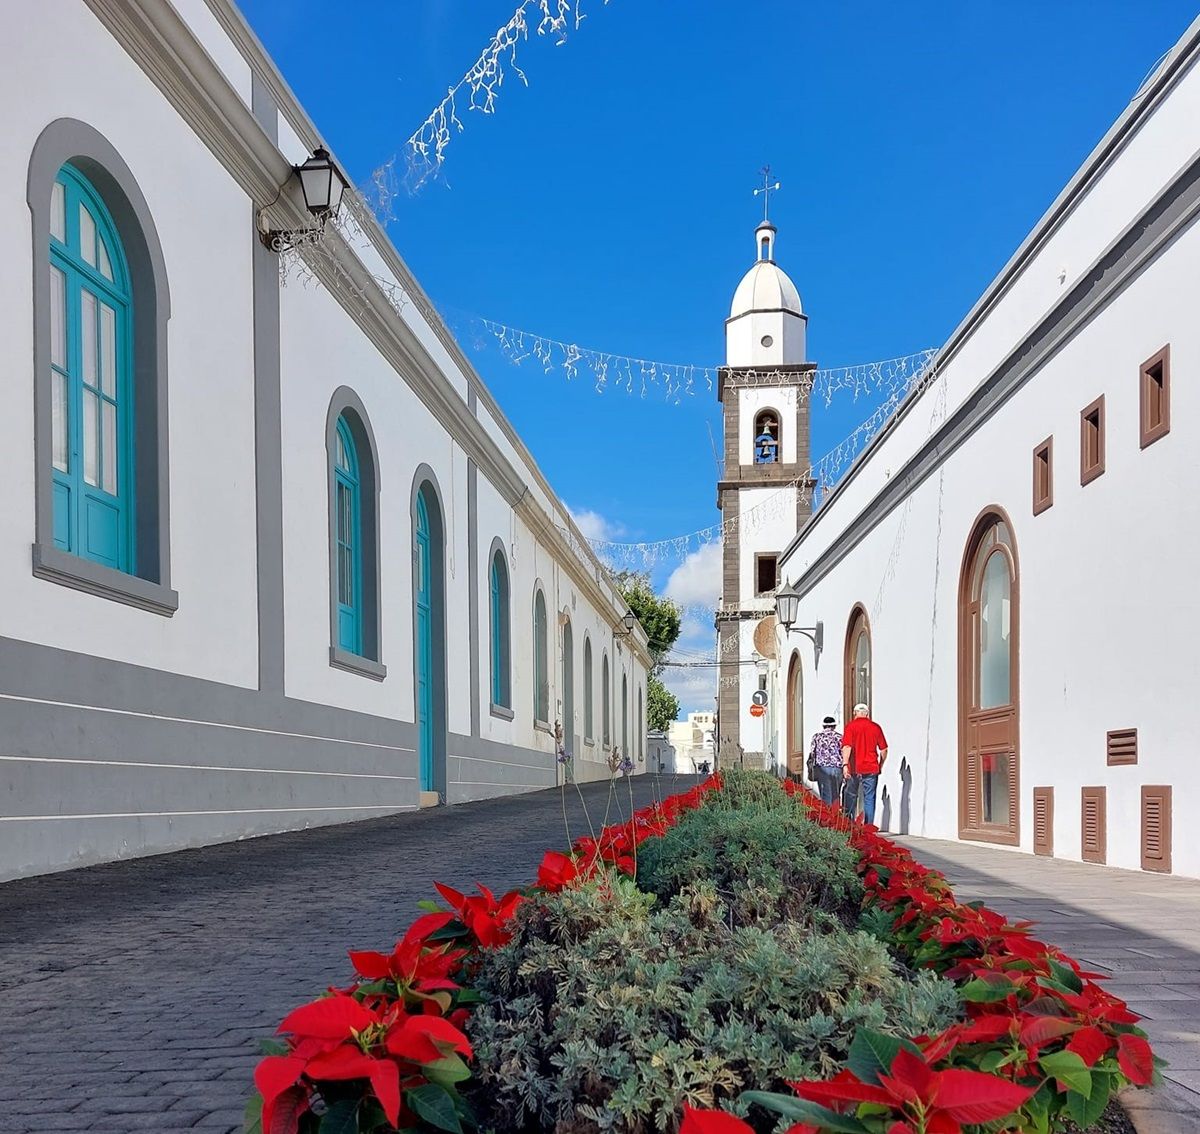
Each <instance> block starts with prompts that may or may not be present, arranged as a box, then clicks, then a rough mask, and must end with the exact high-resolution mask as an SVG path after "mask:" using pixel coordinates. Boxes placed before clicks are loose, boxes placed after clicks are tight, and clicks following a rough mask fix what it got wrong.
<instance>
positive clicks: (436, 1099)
mask: <svg viewBox="0 0 1200 1134" xmlns="http://www.w3.org/2000/svg"><path fill="white" fill-rule="evenodd" d="M404 1101H405V1102H406V1103H408V1105H409V1108H410V1109H411V1110H412V1111H413V1112H414V1113H415V1114H416V1116H417V1117H418V1118H421V1119H424V1121H426V1122H428V1123H429V1125H430V1126H436V1127H437V1128H438V1129H439V1130H447V1131H449V1134H462V1123H461V1122H459V1120H458V1111H457V1109H456V1108H455V1106H454V1100H453V1099H452V1098H451V1097H450V1095H449V1093H448V1092H447V1091H446V1088H445V1087H439V1086H438V1085H437V1084H436V1083H425V1084H424V1085H422V1086H420V1087H413V1088H412V1089H411V1090H407V1091H405V1092H404ZM322 1134H324V1131H322Z"/></svg>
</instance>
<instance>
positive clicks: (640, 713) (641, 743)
mask: <svg viewBox="0 0 1200 1134" xmlns="http://www.w3.org/2000/svg"><path fill="white" fill-rule="evenodd" d="M634 728H636V729H637V749H638V763H639V764H640V763H641V762H642V761H643V760H645V758H646V712H645V708H644V702H643V700H642V689H641V686H638V696H637V721H636V723H635V724H634Z"/></svg>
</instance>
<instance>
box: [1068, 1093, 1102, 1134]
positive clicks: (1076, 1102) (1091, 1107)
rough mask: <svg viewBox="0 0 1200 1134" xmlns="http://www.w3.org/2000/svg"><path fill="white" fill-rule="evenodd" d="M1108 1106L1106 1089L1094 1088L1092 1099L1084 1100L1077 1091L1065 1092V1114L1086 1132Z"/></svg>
mask: <svg viewBox="0 0 1200 1134" xmlns="http://www.w3.org/2000/svg"><path fill="white" fill-rule="evenodd" d="M1106 1106H1108V1089H1107V1088H1104V1089H1103V1090H1102V1089H1100V1088H1099V1087H1094V1088H1093V1090H1092V1097H1091V1098H1086V1097H1084V1096H1083V1095H1081V1094H1080V1093H1079V1092H1078V1091H1068V1092H1067V1113H1068V1114H1070V1116H1071V1117H1072V1118H1073V1119H1074V1120H1075V1125H1076V1126H1079V1127H1080V1128H1081V1129H1084V1130H1086V1129H1087V1128H1088V1127H1089V1126H1091V1124H1092V1123H1093V1122H1095V1121H1096V1120H1097V1119H1098V1118H1099V1117H1100V1116H1101V1115H1102V1114H1103V1113H1104V1108H1105V1107H1106Z"/></svg>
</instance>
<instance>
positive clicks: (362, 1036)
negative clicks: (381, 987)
mask: <svg viewBox="0 0 1200 1134" xmlns="http://www.w3.org/2000/svg"><path fill="white" fill-rule="evenodd" d="M279 1030H280V1032H284V1033H291V1035H292V1039H291V1041H290V1042H291V1044H292V1052H291V1054H289V1055H270V1056H267V1057H266V1058H265V1059H263V1060H262V1061H261V1062H260V1063H259V1065H258V1067H257V1068H256V1069H255V1072H254V1082H255V1085H256V1086H257V1087H258V1090H259V1093H260V1094H261V1095H262V1098H263V1109H262V1128H263V1130H264V1131H268V1130H269V1131H271V1132H272V1134H295V1131H296V1130H297V1128H298V1124H299V1120H300V1118H301V1117H302V1116H303V1115H304V1113H305V1112H306V1111H307V1109H308V1103H307V1100H308V1096H309V1093H310V1090H309V1086H310V1085H315V1084H319V1083H321V1082H329V1081H339V1080H346V1079H365V1080H367V1081H368V1082H369V1083H370V1084H371V1090H372V1092H373V1093H374V1095H375V1097H376V1099H378V1100H379V1105H380V1106H381V1107H383V1112H384V1114H385V1115H386V1116H387V1120H388V1122H390V1123H391V1124H392V1125H393V1126H395V1125H397V1123H398V1122H399V1118H400V1086H401V1074H402V1072H403V1073H406V1074H407V1073H411V1072H412V1071H415V1070H417V1069H419V1067H420V1066H421V1065H422V1064H426V1063H433V1062H436V1061H437V1060H439V1059H442V1058H444V1057H445V1056H447V1055H449V1054H450V1053H452V1052H457V1053H459V1054H461V1055H464V1056H466V1057H467V1058H470V1057H471V1045H470V1042H469V1041H468V1040H467V1037H466V1036H465V1035H463V1034H462V1032H460V1031H459V1030H458V1028H456V1027H455V1026H454V1025H453V1024H452V1023H451V1022H450V1021H449V1020H445V1019H442V1017H440V1016H427V1015H410V1014H408V1013H407V1012H405V1011H404V1008H403V1006H402V1005H401V1004H398V1003H395V1002H393V1003H388V1002H387V1001H385V1000H383V999H382V998H380V1000H379V1005H378V1006H372V1005H370V1004H367V1003H364V1002H361V1001H359V1000H357V999H355V998H354V997H353V996H348V995H346V994H345V993H338V994H335V995H333V996H327V997H324V998H323V999H321V1000H314V1001H313V1002H312V1003H311V1004H305V1005H303V1006H302V1007H300V1008H297V1009H296V1010H295V1011H294V1012H291V1013H290V1014H289V1015H288V1016H286V1017H285V1018H284V1021H283V1023H281V1024H280V1025H279Z"/></svg>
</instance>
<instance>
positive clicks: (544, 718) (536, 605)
mask: <svg viewBox="0 0 1200 1134" xmlns="http://www.w3.org/2000/svg"><path fill="white" fill-rule="evenodd" d="M549 652H550V651H549V644H548V641H547V620H546V597H545V596H544V595H543V594H542V591H541V588H540V587H539V588H538V590H536V591H535V592H534V595H533V719H534V720H535V721H537V722H538V723H539V724H542V725H549V723H550V668H549Z"/></svg>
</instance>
